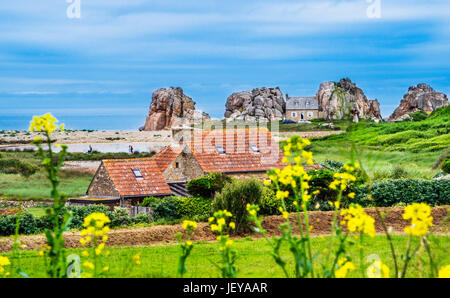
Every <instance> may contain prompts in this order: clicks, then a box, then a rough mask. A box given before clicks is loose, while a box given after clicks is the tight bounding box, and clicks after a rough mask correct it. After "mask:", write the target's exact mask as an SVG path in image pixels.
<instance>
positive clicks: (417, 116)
mask: <svg viewBox="0 0 450 298" xmlns="http://www.w3.org/2000/svg"><path fill="white" fill-rule="evenodd" d="M409 117H410V118H411V120H412V121H422V120H425V119H427V118H428V114H427V113H425V112H424V111H417V112H415V113H411V114H409Z"/></svg>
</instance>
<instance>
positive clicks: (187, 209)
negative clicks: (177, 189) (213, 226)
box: [178, 197, 212, 221]
mask: <svg viewBox="0 0 450 298" xmlns="http://www.w3.org/2000/svg"><path fill="white" fill-rule="evenodd" d="M211 201H212V200H211V199H209V198H192V197H187V198H181V199H180V206H179V208H180V209H179V210H178V214H179V216H180V217H181V218H187V219H193V220H196V221H206V220H207V219H208V217H210V216H211Z"/></svg>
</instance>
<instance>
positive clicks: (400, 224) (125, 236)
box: [0, 206, 450, 253]
mask: <svg viewBox="0 0 450 298" xmlns="http://www.w3.org/2000/svg"><path fill="white" fill-rule="evenodd" d="M449 208H450V206H443V207H435V208H433V210H432V215H433V218H434V220H433V222H434V225H435V232H437V233H440V234H446V235H449V228H450V223H449V222H448V221H447V222H445V223H444V219H445V218H446V217H447V214H448V211H447V210H448V209H449ZM380 210H381V211H382V212H387V213H388V214H387V215H386V219H385V221H386V225H387V226H388V227H391V228H392V232H393V233H402V232H403V229H404V228H405V227H406V226H407V224H408V222H407V221H405V220H403V219H402V214H403V208H400V207H398V208H381V209H380ZM366 211H367V213H368V214H369V215H371V216H373V217H374V218H375V220H376V223H375V226H376V229H377V232H379V233H382V232H383V229H382V227H381V223H380V220H379V218H378V217H377V216H376V212H375V209H366ZM290 219H291V220H292V221H293V222H296V215H295V214H292V215H291V217H290ZM332 219H333V212H324V211H314V212H311V213H310V222H311V225H312V226H313V229H312V231H311V234H312V235H313V236H320V235H328V234H329V233H330V229H331V222H332ZM283 221H284V220H283V218H282V217H281V216H269V217H266V218H264V220H263V227H264V229H266V230H267V233H268V235H279V234H280V231H279V229H278V226H279V225H280V224H281V223H282V222H283ZM182 231H183V229H182V226H181V224H178V225H173V226H154V227H149V228H136V229H119V230H113V231H111V233H109V240H108V243H107V245H108V246H150V245H161V244H169V243H173V242H174V241H175V240H174V237H173V235H174V234H176V233H178V232H182ZM297 232H298V230H297ZM249 235H250V234H244V235H240V236H239V237H246V236H249ZM252 236H254V237H258V235H254V234H253V235H252ZM64 237H65V239H66V247H67V248H78V247H81V246H80V242H79V240H80V236H79V233H78V232H68V233H65V234H64ZM215 239H216V236H215V235H214V234H213V233H212V232H211V230H210V229H209V225H208V224H207V223H199V224H198V230H197V231H196V232H195V234H194V236H193V240H194V241H198V240H203V241H213V240H215ZM20 242H21V243H22V244H24V245H25V249H26V250H39V249H40V248H42V247H43V246H44V244H45V243H46V240H45V236H43V235H34V236H23V237H21V238H20ZM12 243H13V239H12V238H11V237H10V238H2V239H0V253H5V252H8V251H10V250H11V247H12Z"/></svg>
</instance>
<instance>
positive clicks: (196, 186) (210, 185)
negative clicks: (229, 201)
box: [186, 173, 232, 199]
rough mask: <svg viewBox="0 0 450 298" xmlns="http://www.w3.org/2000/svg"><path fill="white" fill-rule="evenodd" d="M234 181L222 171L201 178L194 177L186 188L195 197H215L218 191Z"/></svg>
mask: <svg viewBox="0 0 450 298" xmlns="http://www.w3.org/2000/svg"><path fill="white" fill-rule="evenodd" d="M231 181H232V178H231V177H228V176H226V175H223V174H222V173H212V174H208V175H205V176H203V177H200V178H196V179H192V180H191V181H189V182H188V183H187V184H186V190H187V191H188V192H189V194H190V195H191V196H193V197H202V198H211V199H212V198H213V197H214V194H215V193H216V192H220V191H222V189H223V187H224V186H225V185H226V184H227V183H230V182H231Z"/></svg>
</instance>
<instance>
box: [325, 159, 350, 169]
mask: <svg viewBox="0 0 450 298" xmlns="http://www.w3.org/2000/svg"><path fill="white" fill-rule="evenodd" d="M321 166H323V167H324V168H326V169H328V170H330V171H333V172H337V171H339V170H340V169H341V168H342V167H343V166H344V164H343V163H342V162H340V161H336V160H329V159H326V160H325V161H324V162H323V163H322V164H321Z"/></svg>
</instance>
